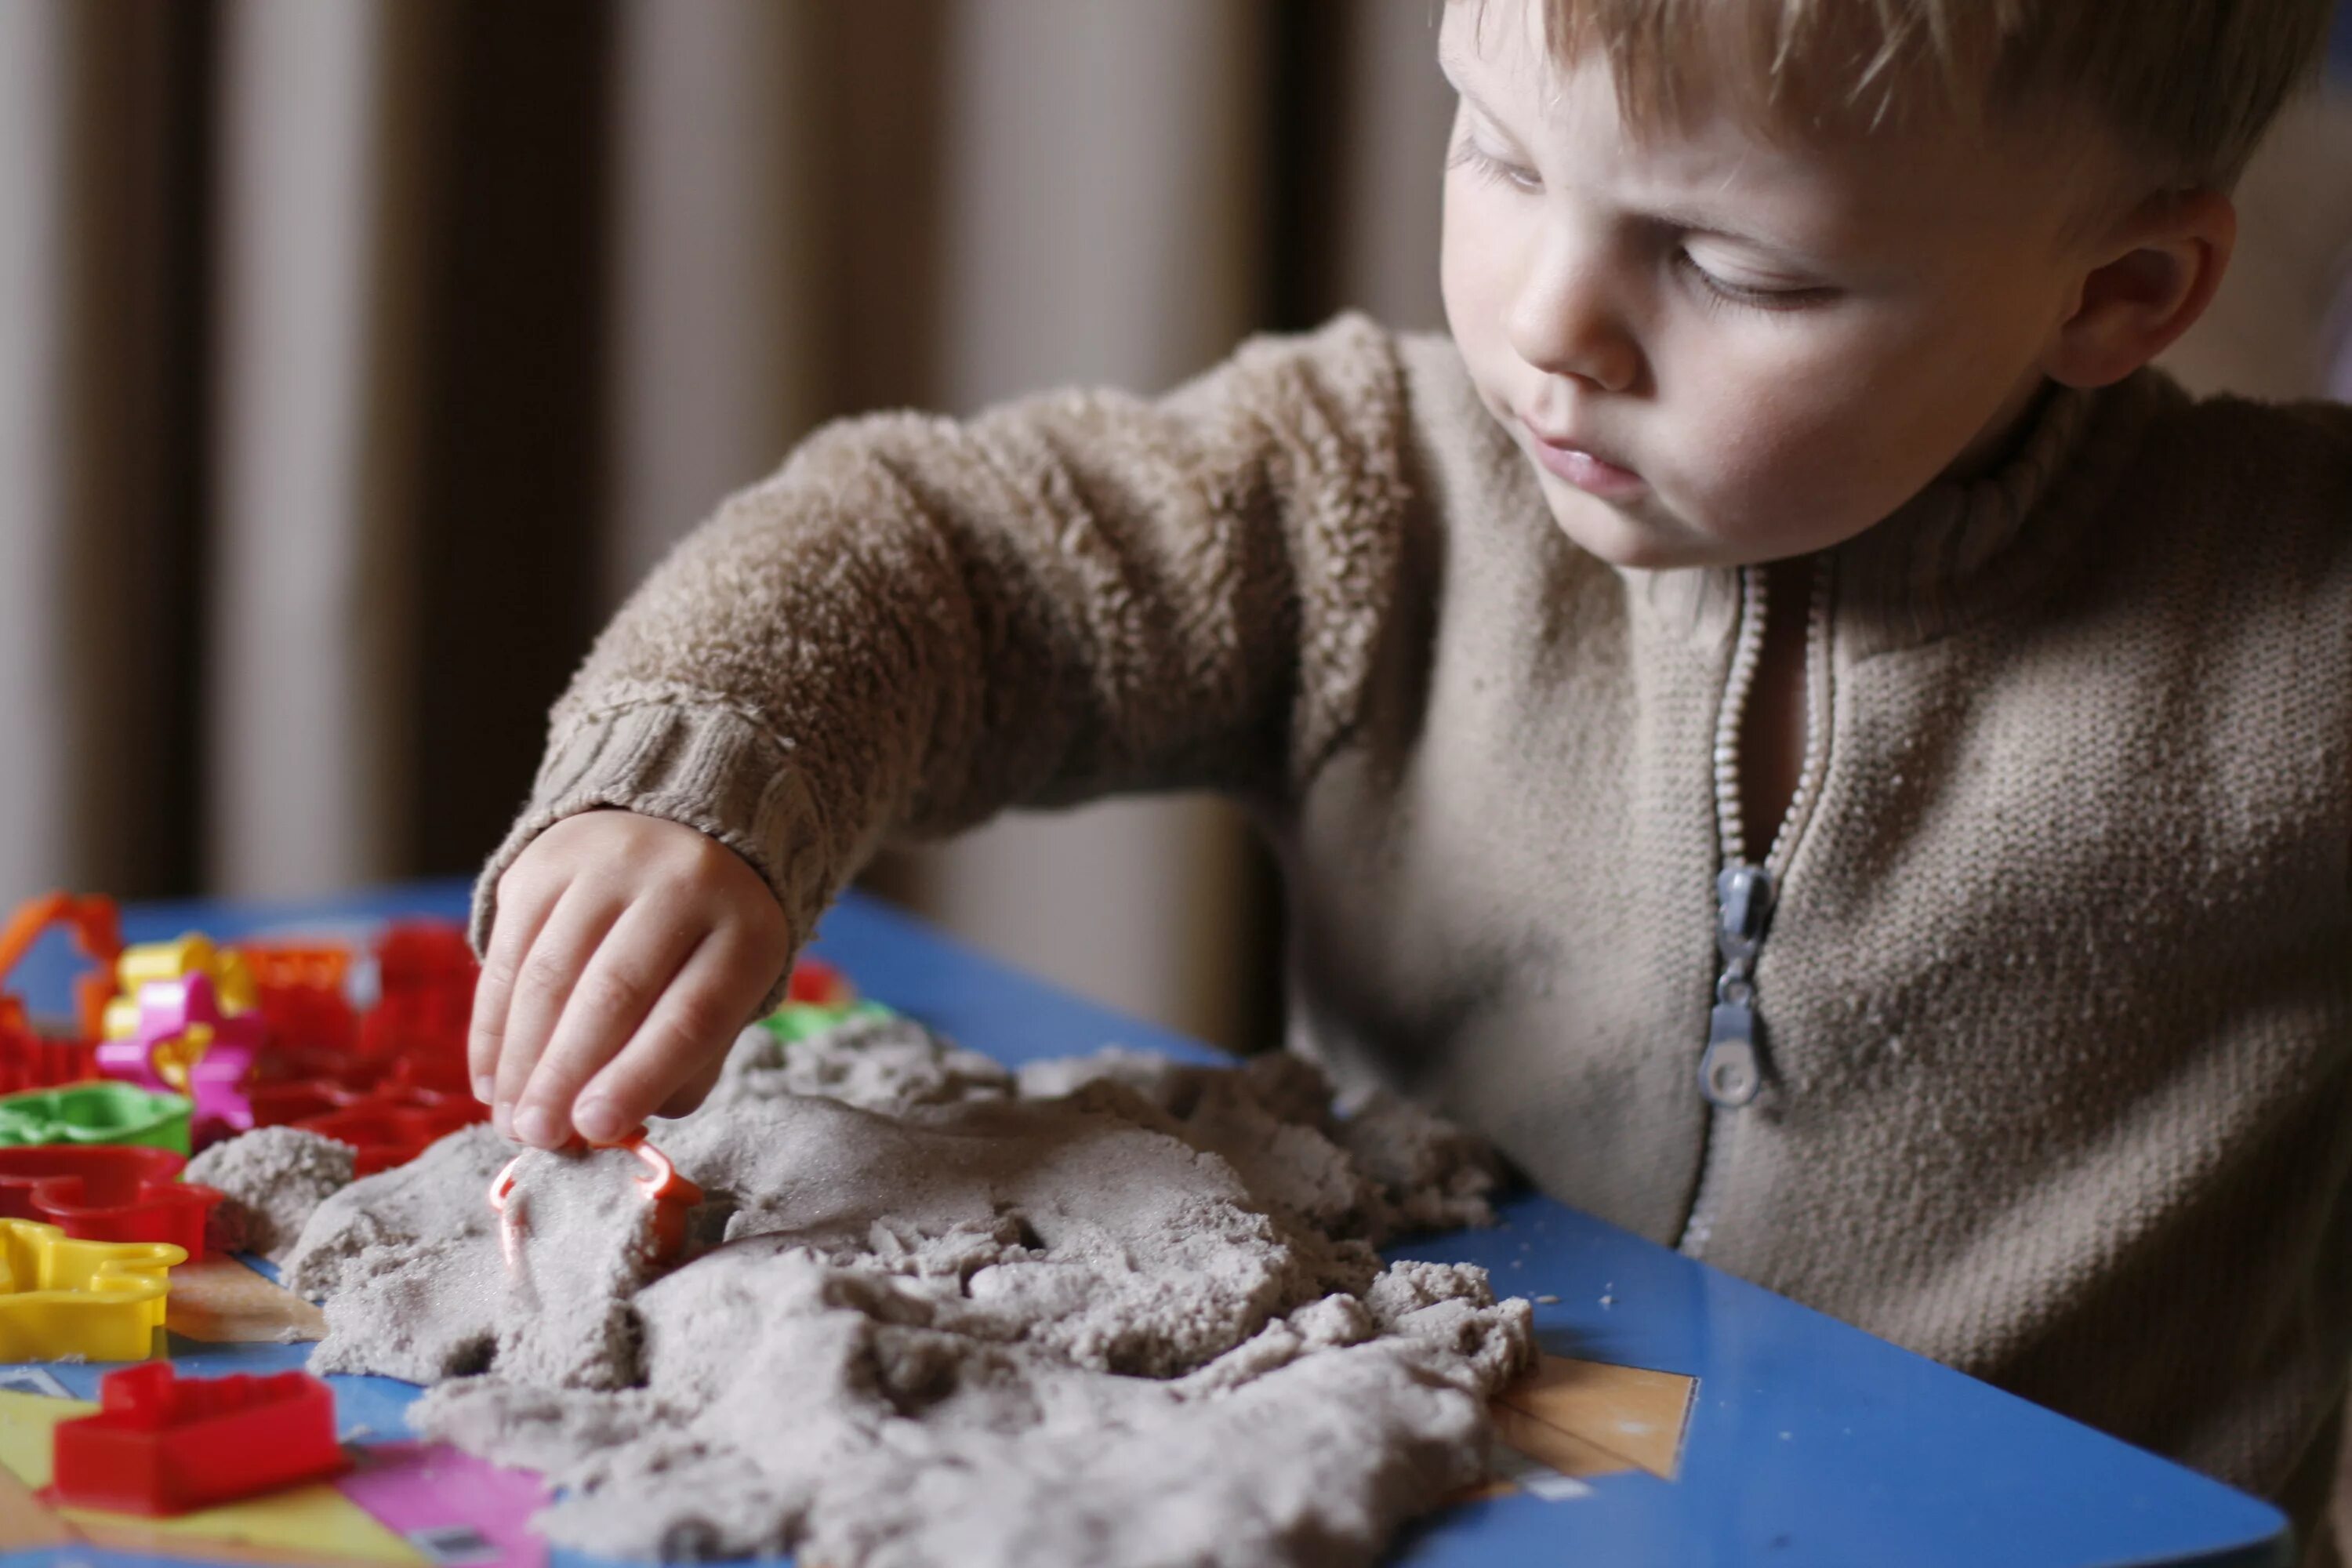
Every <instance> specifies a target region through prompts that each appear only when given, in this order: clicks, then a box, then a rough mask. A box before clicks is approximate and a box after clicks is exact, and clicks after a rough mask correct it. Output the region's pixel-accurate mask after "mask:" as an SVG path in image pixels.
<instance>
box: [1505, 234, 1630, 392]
mask: <svg viewBox="0 0 2352 1568" xmlns="http://www.w3.org/2000/svg"><path fill="white" fill-rule="evenodd" d="M1506 331H1507V335H1508V337H1509V340H1510V343H1511V347H1512V348H1513V349H1514V350H1515V351H1517V353H1518V355H1519V357H1520V358H1521V359H1523V360H1525V361H1527V363H1529V364H1531V365H1533V366H1535V367H1536V368H1537V369H1538V370H1540V371H1542V372H1543V373H1544V374H1547V375H1566V376H1574V377H1576V378H1577V379H1578V380H1580V381H1587V382H1590V383H1591V384H1593V385H1595V386H1598V387H1600V388H1601V389H1602V390H1604V391H1608V392H1624V391H1627V390H1629V389H1630V388H1631V387H1632V386H1633V384H1634V382H1635V381H1637V380H1638V379H1639V378H1640V376H1641V374H1642V346H1641V342H1640V341H1639V340H1638V339H1637V338H1636V337H1635V336H1634V333H1633V323H1632V321H1630V320H1629V319H1628V317H1627V315H1626V312H1625V310H1624V309H1623V306H1622V301H1621V300H1619V298H1618V296H1617V293H1616V291H1615V290H1614V289H1612V287H1611V285H1610V280H1609V274H1608V262H1607V258H1605V257H1602V256H1599V255H1596V254H1594V253H1593V252H1591V251H1590V250H1582V249H1580V248H1578V247H1573V246H1570V245H1568V244H1565V243H1562V244H1556V245H1553V246H1549V247H1545V254H1544V255H1543V256H1541V257H1540V258H1538V262H1537V265H1536V266H1535V267H1534V268H1532V269H1531V270H1530V272H1529V274H1528V277H1527V279H1525V281H1524V282H1523V283H1522V285H1521V287H1520V288H1519V289H1518V291H1517V294H1516V295H1515V296H1514V298H1513V299H1512V301H1511V307H1510V318H1509V321H1507V323H1506Z"/></svg>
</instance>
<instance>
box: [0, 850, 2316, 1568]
mask: <svg viewBox="0 0 2352 1568" xmlns="http://www.w3.org/2000/svg"><path fill="white" fill-rule="evenodd" d="M464 904H465V889H463V888H462V887H461V886H459V885H457V884H452V883H436V884H428V885H424V886H419V887H414V888H407V889H392V890H388V891H383V892H378V893H373V894H369V895H365V896H360V897H354V898H350V899H343V900H324V901H317V902H310V903H304V904H300V905H280V906H266V905H223V904H179V905H153V906H148V907H145V908H142V909H139V910H132V911H128V912H127V913H126V916H125V920H124V935H125V939H126V940H128V941H131V942H142V941H152V940H156V939H159V938H163V937H169V936H173V935H176V934H178V933H179V932H180V931H184V930H189V929H199V930H203V931H208V932H210V933H212V934H214V935H215V936H223V937H226V936H235V935H238V934H242V933H247V932H251V931H258V930H265V929H269V928H272V927H282V926H287V925H289V924H290V925H297V926H299V927H301V928H302V929H306V930H317V929H320V928H321V927H322V926H331V925H333V924H336V923H338V922H348V923H349V924H350V925H351V926H352V929H353V931H354V934H360V933H361V932H362V931H364V929H365V928H367V927H369V926H371V925H373V922H375V921H380V920H382V919H383V918H384V917H386V916H389V915H394V914H405V913H416V914H443V915H457V914H461V913H462V912H463V909H464ZM815 951H816V952H818V953H819V954H820V955H822V956H824V957H825V958H827V959H829V960H831V961H832V962H834V963H838V964H839V965H841V966H842V967H843V968H844V969H845V970H846V971H847V972H848V973H849V974H850V975H851V976H852V977H853V978H854V979H855V980H856V982H857V983H858V984H859V985H860V986H861V988H863V989H864V990H866V992H867V993H869V994H872V995H874V996H876V997H877V998H878V999H880V1000H882V1001H884V1002H887V1003H888V1004H890V1005H892V1006H894V1007H897V1008H898V1009H899V1010H901V1011H903V1012H906V1013H908V1014H910V1015H912V1016H915V1017H917V1018H919V1019H921V1020H922V1021H924V1022H925V1023H927V1024H929V1025H930V1026H933V1027H934V1028H937V1029H940V1030H941V1031H943V1032H944V1033H946V1034H948V1035H950V1036H952V1037H955V1038H956V1039H957V1040H959V1041H960V1042H961V1043H962V1044H965V1045H968V1046H971V1047H975V1048H977V1049H980V1050H982V1051H985V1052H987V1053H989V1054H990V1055H992V1056H994V1057H996V1058H1000V1059H1002V1060H1003V1061H1006V1062H1009V1063H1018V1062H1021V1061H1024V1060H1029V1059H1033V1058H1041V1057H1049V1056H1064V1055H1071V1054H1076V1053H1083V1052H1087V1051H1091V1050H1093V1049H1095V1048H1097V1047H1099V1046H1102V1045H1105V1044H1108V1043H1111V1042H1117V1043H1119V1044H1124V1045H1128V1046H1132V1047H1139V1048H1143V1049H1151V1050H1160V1051H1165V1052H1167V1053H1169V1054H1171V1055H1172V1056H1178V1057H1182V1058H1191V1059H1194V1060H1213V1059H1216V1058H1214V1057H1213V1055H1212V1054H1211V1053H1209V1052H1208V1051H1207V1050H1206V1049H1205V1048H1204V1047H1201V1046H1200V1045H1198V1044H1196V1043H1194V1042H1192V1041H1191V1040H1188V1039H1186V1038H1184V1037H1181V1036H1177V1035H1173V1034H1171V1033H1169V1032H1168V1031H1166V1030H1163V1029H1160V1028H1156V1027H1154V1026H1150V1025H1148V1024H1144V1023H1140V1022H1139V1021H1137V1020H1134V1019H1130V1018H1127V1017H1124V1016H1120V1015H1118V1014H1115V1013H1112V1012H1110V1011H1108V1010H1107V1009H1105V1008H1103V1007H1100V1006H1097V1005H1095V1004H1092V1003H1089V1002H1087V1001H1084V1000H1081V999H1079V998H1077V997H1075V996H1072V995H1070V994H1066V993H1064V992H1061V991H1057V990H1055V989H1054V988H1052V987H1051V986H1048V985H1046V984H1043V983H1041V982H1039V981H1036V980H1034V979H1031V978H1029V977H1027V976H1025V975H1023V974H1020V973H1015V972H1013V971H1012V970H1010V969H1007V968H1005V967H1004V966H1003V965H1002V964H999V963H994V962H992V961H991V960H989V959H986V958H983V957H982V956H981V955H979V954H978V953H976V952H972V951H971V950H970V949H968V948H965V947H962V946H960V945H957V944H955V943H953V942H949V941H947V940H945V939H944V938H942V937H940V936H939V935H938V934H936V933H935V932H933V931H929V930H928V929H927V928H925V927H923V926H921V925H920V924H919V923H917V922H915V921H910V920H908V919H907V918H905V917H903V916H901V915H898V914H896V913H893V912H891V911H890V910H887V909H886V908H884V907H883V906H881V905H879V904H877V903H874V902H872V901H870V900H858V899H853V900H849V901H847V902H845V904H843V905H842V906H841V907H840V908H838V909H836V910H835V911H834V912H833V913H832V914H831V915H830V916H829V917H828V918H827V919H826V921H825V922H824V927H823V929H822V931H820V933H819V940H818V942H817V944H816V948H815ZM69 968H70V961H69V959H68V955H67V954H66V952H64V950H63V944H62V943H61V942H56V941H54V940H53V941H51V942H46V943H45V944H44V946H43V949H42V950H41V951H40V952H37V953H36V954H35V956H34V958H33V960H31V961H30V962H29V963H28V966H27V970H26V974H25V975H24V977H23V978H24V980H25V983H26V985H25V989H26V994H27V996H28V997H29V999H30V1000H31V1001H32V1002H33V1003H34V1004H35V1005H37V1006H38V1007H48V1008H60V1007H61V1006H62V1004H63V999H64V996H65V976H66V974H67V973H69ZM1503 1218H1504V1224H1503V1226H1501V1227H1500V1228H1497V1229H1494V1230H1488V1231H1476V1232H1458V1233H1454V1234H1452V1235H1446V1236H1441V1237H1429V1238H1424V1239H1423V1240H1420V1241H1417V1242H1414V1243H1412V1244H1410V1245H1406V1246H1402V1247H1397V1248H1394V1249H1392V1254H1391V1255H1392V1256H1396V1257H1408V1258H1442V1259H1448V1260H1466V1261H1469V1262H1474V1263H1479V1264H1483V1265H1485V1266H1486V1268H1489V1269H1490V1270H1492V1271H1493V1273H1494V1277H1495V1279H1496V1285H1497V1288H1498V1289H1499V1290H1503V1291H1507V1292H1509V1293H1514V1294H1520V1295H1526V1296H1529V1297H1531V1298H1539V1299H1541V1300H1539V1301H1538V1307H1537V1309H1536V1323H1537V1328H1538V1335H1539V1337H1540V1339H1541V1341H1542V1342H1543V1345H1544V1348H1545V1350H1546V1351H1547V1352H1550V1353H1554V1354H1559V1355H1564V1356H1573V1357H1576V1358H1579V1359H1580V1360H1584V1361H1589V1362H1601V1363H1615V1364H1618V1365H1622V1366H1633V1367H1643V1368H1653V1369H1656V1370H1658V1371H1661V1372H1666V1373H1681V1374H1685V1375H1687V1376H1690V1377H1692V1378H1695V1379H1696V1389H1695V1392H1694V1394H1693V1395H1692V1398H1691V1401H1690V1405H1689V1414H1688V1425H1687V1427H1686V1429H1685V1436H1684V1439H1683V1446H1682V1448H1681V1452H1680V1456H1679V1459H1678V1462H1677V1463H1676V1465H1675V1467H1674V1479H1671V1480H1668V1479H1661V1478H1660V1477H1658V1476H1656V1475H1653V1474H1650V1473H1646V1472H1644V1471H1643V1470H1639V1469H1633V1470H1628V1471H1625V1472H1623V1473H1619V1474H1614V1475H1603V1476H1599V1477H1596V1478H1595V1479H1592V1480H1591V1482H1590V1484H1589V1489H1585V1490H1583V1491H1582V1492H1581V1495H1577V1496H1574V1497H1571V1498H1569V1499H1566V1500H1553V1501H1546V1500H1542V1499H1540V1498H1538V1497H1537V1496H1535V1495H1531V1494H1530V1493H1528V1492H1525V1491H1523V1492H1520V1493H1518V1494H1517V1495H1512V1496H1506V1497H1500V1498H1496V1499H1493V1500H1485V1501H1477V1502H1470V1503H1465V1504H1461V1505H1458V1506H1456V1507H1454V1508H1452V1509H1449V1510H1446V1511H1444V1513H1442V1514H1440V1515H1439V1516H1437V1517H1436V1518H1434V1519H1433V1520H1432V1521H1429V1522H1428V1523H1426V1524H1425V1525H1424V1526H1423V1528H1422V1529H1421V1530H1419V1531H1416V1532H1415V1533H1414V1534H1413V1535H1412V1537H1411V1538H1409V1539H1408V1540H1407V1541H1406V1542H1404V1543H1403V1544H1402V1547H1401V1549H1400V1552H1399V1553H1398V1561H1400V1562H1402V1563H1411V1564H1413V1565H1415V1568H1438V1565H1441V1564H1443V1565H1447V1568H1453V1565H1457V1564H1459V1565H1464V1568H1467V1565H1469V1564H1507V1563H1600V1564H1653V1563H1654V1564H1676V1565H1680V1564H1717V1565H1722V1568H1733V1565H1738V1564H1748V1563H1770V1564H1790V1565H1795V1564H1806V1565H1827V1564H1857V1565H1859V1564H1869V1565H1872V1568H1880V1565H1888V1564H1898V1565H1905V1568H1933V1565H1937V1564H1953V1565H1962V1564H1965V1565H1968V1568H1978V1565H1981V1564H1991V1563H1998V1564H2005V1565H2011V1568H2061V1565H2064V1568H2087V1565H2089V1564H2122V1563H2179V1564H2189V1563H2196V1564H2231V1565H2233V1568H2235V1565H2239V1564H2246V1565H2252V1564H2284V1563H2289V1562H2290V1561H2291V1560H2292V1557H2291V1552H2290V1549H2289V1543H2288V1541H2287V1536H2286V1527H2285V1521H2284V1519H2283V1518H2282V1517H2281V1515H2280V1514H2279V1513H2278V1512H2277V1511H2276V1510H2273V1509H2271V1508H2270V1507H2268V1506H2267V1505H2265V1504H2263V1503H2261V1502H2258V1501H2255V1500H2252V1499H2250V1498H2247V1497H2245V1496H2243V1495H2242V1494H2241V1493H2238V1492H2236V1491H2233V1490H2231V1489H2229V1488H2227V1487H2224V1486H2221V1484H2219V1483H2217V1482H2214V1481H2211V1480H2209V1479H2205V1478H2203V1477H2201V1476H2199V1475H2197V1474H2195V1473H2193V1472H2191V1471H2189V1470H2187V1469H2184V1468H2180V1467H2179V1466H2177V1465H2174V1464H2171V1463H2169V1462H2168V1461H2166V1460H2163V1459H2159V1458H2155V1457H2154V1456H2152V1455H2149V1454H2147V1453H2144V1452H2142V1451H2140V1450H2138V1449H2137V1448H2133V1447H2128V1446H2126V1445H2125V1444H2122V1443H2119V1442H2116V1441H2115V1440H2114V1439H2112V1438H2109V1437H2106V1436H2102V1435H2101V1434H2099V1433H2096V1432H2094V1431H2092V1430H2090V1429H2089V1428H2087V1427H2084V1426H2078V1425H2076V1424H2074V1422H2071V1421H2068V1420H2065V1419H2063V1418H2062V1417H2060V1416H2057V1415H2051V1414H2050V1413H2048V1412H2047V1411H2044V1410H2042V1409H2039V1408H2037V1407H2036V1406H2033V1405H2028V1404H2026V1403H2025V1402H2024V1401H2022V1400H2020V1399H2016V1398H2013V1397H2011V1395H2009V1394H2002V1393H2000V1392H1999V1391H1998V1390H1996V1389H1993V1388H1990V1387H1988V1386H1987V1385H1985V1384H1980V1383H1978V1382H1976V1381H1974V1380H1973V1379H1970V1378H1968V1377H1964V1376H1962V1375H1960V1374H1959V1373H1955V1372H1952V1371H1950V1370H1948V1368H1945V1367H1942V1366H1939V1365H1937V1363H1933V1362H1929V1361H1927V1360H1925V1359H1923V1358H1921V1357H1918V1356H1916V1355H1913V1354H1911V1353H1910V1352H1906V1351H1902V1350H1898V1349H1896V1348H1895V1347H1894V1346H1892V1345H1889V1344H1886V1343H1885V1342H1882V1341H1879V1340H1876V1339H1873V1338H1872V1337H1870V1336H1869V1335H1867V1334H1864V1333H1862V1332H1860V1331H1857V1330H1854V1329H1851V1328H1848V1327H1846V1326H1845V1325H1843V1324H1842V1323H1838V1322H1836V1321H1832V1320H1831V1319H1828V1318H1825V1317H1822V1315H1820V1314H1819V1313H1816V1312H1812V1311H1810V1310H1806V1309H1804V1308H1802V1307H1799V1306H1797V1305H1795V1304H1793V1303H1791V1302H1790V1301H1787V1300H1782V1299H1781V1298H1780V1297H1777V1296H1774V1295H1772V1294H1770V1293H1769V1292H1768V1291H1765V1290H1762V1289H1758V1288H1756V1287H1754V1286H1752V1285H1748V1284H1746V1283H1743V1282H1742V1281H1740V1280H1738V1279H1732V1278H1731V1277H1729V1276H1728V1275H1726V1274H1722V1273H1720V1272H1718V1271H1717V1270H1715V1269H1713V1268H1707V1267H1706V1266H1705V1265H1703V1264H1699V1263H1696V1262H1693V1261H1691V1260H1690V1259H1688V1258H1683V1257H1680V1256H1678V1255H1677V1254H1675V1253H1673V1252H1670V1251H1668V1250H1666V1249H1664V1248H1663V1247H1657V1246H1654V1245H1653V1244H1652V1243H1650V1242H1647V1241H1644V1240H1642V1239H1641V1238H1639V1237H1634V1236H1632V1235H1630V1234H1628V1233H1626V1232H1624V1231H1621V1230H1618V1229H1616V1228H1615V1227H1613V1226H1607V1225H1603V1224H1601V1222H1599V1221H1597V1220H1594V1219H1591V1218H1589V1217H1587V1216H1585V1215H1580V1214H1578V1213H1576V1212H1575V1211H1573V1210H1571V1209H1569V1208H1566V1207H1563V1206H1562V1205H1559V1204H1557V1203H1554V1202H1552V1201H1550V1200H1549V1199H1547V1198H1542V1197H1534V1196H1528V1197H1521V1198H1518V1199H1516V1200H1514V1201H1512V1202H1510V1203H1508V1204H1507V1205H1505V1206H1504V1209H1503ZM173 1351H174V1355H175V1358H176V1359H177V1360H178V1361H179V1362H180V1364H181V1366H182V1368H183V1370H184V1371H188V1372H192V1373H204V1372H215V1371H228V1370H233V1369H234V1370H259V1369H263V1368H275V1367H280V1366H294V1365H299V1364H300V1363H301V1360H302V1356H303V1354H304V1351H305V1347H301V1346H275V1345H272V1346H260V1345H247V1346H236V1347H229V1348H219V1349H215V1348H210V1347H200V1346H196V1345H194V1344H193V1343H190V1342H175V1343H174V1346H173ZM52 1370H53V1371H55V1372H56V1373H57V1375H58V1377H59V1378H60V1379H61V1380H62V1381H63V1382H64V1383H65V1384H67V1386H68V1389H69V1390H70V1391H71V1392H73V1393H74V1394H78V1395H80V1396H82V1397H94V1394H93V1393H92V1390H93V1389H94V1387H95V1384H96V1382H97V1378H98V1376H99V1374H100V1372H101V1371H102V1370H103V1369H101V1368H98V1367H83V1366H64V1367H58V1368H54V1369H52ZM333 1381H334V1382H335V1384H337V1397H338V1401H339V1409H338V1415H339V1418H340V1420H341V1425H342V1428H343V1429H344V1430H346V1431H349V1430H352V1428H354V1427H362V1426H363V1427H366V1428H368V1429H370V1430H372V1431H373V1432H375V1433H378V1434H390V1435H396V1434H398V1433H399V1432H400V1430H401V1427H402V1419H403V1418H402V1414H401V1413H402V1411H403V1409H404V1406H405V1405H406V1404H407V1401H408V1400H409V1398H410V1397H412V1396H413V1394H414V1392H415V1391H414V1390H413V1389H411V1388H410V1387H409V1386H408V1385H406V1384H399V1383H394V1382H392V1381H390V1380H388V1379H383V1378H337V1379H335V1380H333ZM47 1560H57V1561H68V1560H70V1561H76V1562H90V1561H100V1560H103V1561H112V1562H131V1561H142V1560H140V1559H131V1558H126V1557H122V1556H120V1555H113V1556H110V1555H109V1554H105V1553H92V1552H89V1551H87V1550H85V1549H75V1550H74V1551H72V1552H70V1553H67V1552H44V1553H32V1554H23V1555H19V1556H17V1557H13V1558H10V1559H9V1561H10V1562H26V1563H29V1562H35V1561H47ZM159 1561H160V1560H159ZM555 1561H556V1562H558V1563H589V1562H592V1561H593V1560H592V1559H587V1558H583V1557H580V1556H577V1555H576V1554H572V1553H568V1552H559V1553H557V1554H556V1555H555Z"/></svg>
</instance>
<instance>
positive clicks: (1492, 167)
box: [1446, 136, 1543, 192]
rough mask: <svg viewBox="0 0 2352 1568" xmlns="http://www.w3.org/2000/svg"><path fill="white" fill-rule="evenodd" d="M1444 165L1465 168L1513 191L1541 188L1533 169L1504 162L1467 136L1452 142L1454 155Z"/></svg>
mask: <svg viewBox="0 0 2352 1568" xmlns="http://www.w3.org/2000/svg"><path fill="white" fill-rule="evenodd" d="M1446 166H1447V167H1449V168H1454V169H1467V170H1469V171H1470V172H1471V173H1472V174H1475V175H1477V176H1478V177H1479V178H1480V179H1482V180H1492V181H1494V182H1496V184H1503V185H1508V186H1509V187H1510V188H1511V189H1513V190H1515V191H1527V192H1535V191H1539V190H1541V189H1542V188H1543V182H1542V181H1541V180H1539V179H1538V178H1537V177H1536V174H1535V171H1534V170H1532V169H1523V168H1521V167H1519V165H1517V163H1505V162H1504V161H1503V160H1502V159H1500V158H1497V157H1496V156H1495V155H1494V154H1493V153H1489V152H1487V151H1486V149H1485V148H1484V147H1481V146H1479V145H1478V143H1477V142H1475V141H1474V140H1473V139H1471V138H1470V137H1467V136H1465V137H1463V138H1462V139H1461V140H1460V141H1458V142H1455V143H1454V156H1453V157H1451V158H1450V159H1448V160H1447V161H1446Z"/></svg>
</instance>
